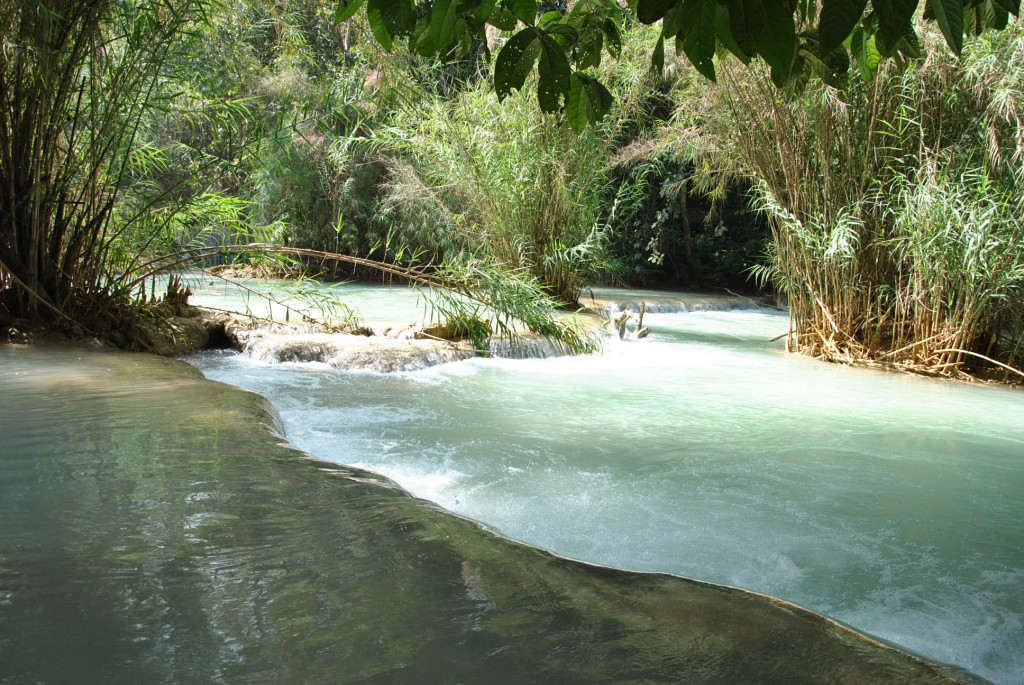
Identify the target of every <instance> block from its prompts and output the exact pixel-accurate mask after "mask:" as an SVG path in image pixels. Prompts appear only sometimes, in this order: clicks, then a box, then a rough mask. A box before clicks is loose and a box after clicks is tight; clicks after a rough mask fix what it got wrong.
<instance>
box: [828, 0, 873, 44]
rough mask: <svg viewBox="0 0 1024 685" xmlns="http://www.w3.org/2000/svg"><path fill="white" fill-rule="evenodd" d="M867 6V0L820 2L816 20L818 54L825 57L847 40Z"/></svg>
mask: <svg viewBox="0 0 1024 685" xmlns="http://www.w3.org/2000/svg"><path fill="white" fill-rule="evenodd" d="M867 5H868V0H822V3H821V18H820V19H819V20H818V42H819V45H820V54H822V55H827V54H828V53H830V52H832V51H833V50H835V49H836V48H837V47H839V45H841V44H842V43H843V42H844V41H845V40H846V39H847V37H848V36H849V35H850V32H851V31H852V30H853V27H854V26H856V25H857V22H859V21H860V18H861V17H862V16H864V8H865V7H867Z"/></svg>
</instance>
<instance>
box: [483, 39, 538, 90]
mask: <svg viewBox="0 0 1024 685" xmlns="http://www.w3.org/2000/svg"><path fill="white" fill-rule="evenodd" d="M540 36H541V34H540V31H538V30H537V29H535V28H525V29H523V30H522V31H520V32H519V33H517V34H516V35H514V36H512V37H511V38H510V39H509V40H508V42H507V43H505V45H504V47H502V48H501V51H500V52H499V53H498V57H497V59H495V60H494V91H495V92H496V93H497V94H498V99H499V100H504V99H505V98H506V97H507V96H508V95H509V94H511V93H512V91H513V90H519V89H521V88H522V87H523V84H524V83H526V77H527V76H529V75H530V72H532V71H533V65H534V64H536V63H537V58H538V57H539V56H540V51H541V44H540Z"/></svg>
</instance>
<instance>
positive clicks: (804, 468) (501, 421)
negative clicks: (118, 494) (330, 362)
mask: <svg viewBox="0 0 1024 685" xmlns="http://www.w3.org/2000/svg"><path fill="white" fill-rule="evenodd" d="M645 324H646V325H649V326H650V327H651V328H652V331H653V333H652V335H651V337H650V338H649V339H647V340H644V341H640V342H619V341H614V342H613V343H611V344H609V346H608V348H607V349H606V350H605V353H604V354H603V355H601V356H595V357H578V358H559V359H546V360H521V361H517V360H473V361H468V362H460V363H457V364H451V365H446V366H441V367H435V368H433V369H429V370H426V371H422V372H416V373H411V374H404V375H390V376H385V375H367V374H350V373H344V372H337V371H330V370H325V369H323V368H307V367H303V366H301V365H290V364H284V365H276V366H269V365H262V364H258V363H255V362H253V361H251V360H248V359H245V358H242V357H239V356H237V355H231V354H210V355H202V356H199V357H197V358H194V359H193V361H194V362H195V363H196V364H197V365H199V366H200V368H202V369H203V371H204V373H206V374H207V375H208V376H209V377H211V378H215V379H219V380H224V381H227V382H230V383H235V384H238V385H241V386H243V387H246V388H250V389H252V390H255V391H257V392H259V393H261V394H263V395H265V396H266V397H268V398H270V399H271V401H272V402H273V403H274V404H275V405H276V406H277V407H278V409H279V410H280V412H281V416H282V418H283V421H284V423H285V426H286V430H287V433H288V436H289V438H290V439H291V440H292V441H294V442H295V443H296V444H297V445H299V446H300V447H301V448H302V449H304V450H307V451H309V452H311V453H312V454H314V455H316V456H318V457H320V458H322V459H325V460H330V461H335V462H338V463H343V464H350V465H357V466H359V467H362V468H366V469H369V470H372V471H375V472H378V473H381V474H383V475H385V476H388V477H390V478H392V479H394V480H395V481H397V482H398V483H399V484H401V485H402V486H403V487H405V488H407V489H408V490H410V491H411V492H412V493H413V494H416V495H418V496H421V497H424V498H427V499H430V500H433V501H435V502H438V503H439V504H441V505H442V506H444V507H446V508H448V509H451V510H452V511H455V512H457V513H460V514H463V515H465V516H469V517H472V518H475V519H477V520H480V521H482V522H484V523H486V524H487V525H488V526H491V527H494V528H496V529H497V530H500V531H501V532H503V533H504V534H506V535H509V536H510V537H512V538H515V539H518V540H522V541H525V542H528V543H530V544H534V545H537V546H540V547H543V548H545V549H550V550H553V551H555V552H557V553H559V554H563V555H566V556H569V557H573V558H577V559H582V560H586V561H592V562H598V563H602V564H609V565H612V566H616V567H620V568H627V569H637V570H649V571H665V572H671V573H675V574H680V575H684V576H690V577H695V578H699V579H702V580H708V581H713V582H718V583H725V584H729V585H735V586H740V587H744V588H749V589H753V590H756V591H759V592H764V593H768V594H772V595H775V596H779V597H782V598H784V599H787V600H791V601H794V602H796V603H798V604H801V605H803V606H807V607H809V608H811V609H814V610H816V611H820V612H823V613H825V614H826V615H828V616H831V617H833V618H836V619H838V620H840V621H843V622H845V623H848V624H850V625H853V626H854V627H856V628H859V629H861V630H864V631H866V632H869V633H871V634H873V635H876V636H879V637H881V638H883V639H885V640H889V641H892V642H895V643H897V644H899V645H901V646H904V647H906V648H909V649H911V650H914V651H917V652H919V653H922V654H925V655H927V656H930V657H932V658H936V659H939V660H943V661H948V662H952V663H956V664H958V665H960V666H963V667H965V668H967V669H969V670H971V671H972V672H975V673H979V674H982V675H984V676H986V677H988V678H990V679H993V680H995V681H997V682H1000V683H1007V684H1009V683H1024V656H1022V655H1024V626H1022V621H1024V593H1022V592H1021V587H1022V583H1024V511H1022V508H1021V507H1020V504H1019V502H1020V496H1021V493H1024V421H1022V419H1024V393H1021V392H1019V391H1012V390H1006V389H1001V388H993V387H981V386H969V385H965V384H958V383H949V382H942V381H935V380H929V379H923V378H915V377H908V376H902V375H896V374H889V373H883V372H879V371H873V370H865V369H854V368H846V367H839V366H833V365H828V364H824V363H821V362H817V361H814V360H809V359H804V358H800V357H795V356H789V355H786V354H785V352H784V350H783V348H782V343H781V342H775V343H770V342H768V341H769V340H771V339H772V338H775V337H776V336H778V335H779V334H781V333H784V332H785V331H786V329H787V327H788V321H787V317H786V315H785V314H784V313H781V312H776V311H771V310H757V311H730V312H706V313H686V314H648V316H647V318H646V319H645Z"/></svg>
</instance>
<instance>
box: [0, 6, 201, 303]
mask: <svg viewBox="0 0 1024 685" xmlns="http://www.w3.org/2000/svg"><path fill="white" fill-rule="evenodd" d="M205 11H206V7H205V4H204V3H203V2H202V1H201V0H186V1H183V2H177V3H173V4H168V3H166V2H161V1H156V0H154V1H150V0H135V1H133V2H112V1H111V0H75V1H71V0H43V1H42V2H39V1H37V0H32V1H29V0H2V2H0V34H2V35H0V39H2V44H3V50H2V51H0V314H2V315H4V316H6V317H10V318H16V317H25V318H30V319H41V318H47V319H57V320H67V319H81V318H88V317H90V316H95V315H96V314H97V309H99V310H102V309H103V308H105V307H106V306H107V305H108V304H109V302H110V301H111V297H109V296H110V295H111V292H110V289H111V279H110V276H111V273H110V272H111V269H110V263H109V257H110V250H111V247H112V245H113V241H114V240H115V239H116V230H113V229H112V226H111V220H112V218H113V216H114V208H115V205H116V203H117V200H118V197H119V193H120V191H121V189H122V187H123V185H124V184H125V183H126V182H127V181H128V178H129V175H130V168H131V166H132V164H133V163H134V161H136V160H133V156H132V153H133V149H134V143H135V140H136V136H137V134H138V131H139V127H140V125H141V121H142V116H143V114H144V113H145V112H147V111H148V110H149V109H151V108H153V107H158V106H160V104H161V101H162V99H163V98H164V97H165V92H164V91H163V90H161V88H160V87H159V86H160V84H161V80H162V79H164V78H165V77H166V76H167V75H168V74H167V72H168V70H169V64H170V62H171V59H170V58H171V56H172V55H173V54H174V52H175V51H176V50H178V49H179V48H180V47H181V46H182V45H183V39H184V38H185V37H187V31H188V29H189V28H190V27H192V26H194V25H195V22H197V21H199V20H201V19H202V17H203V16H204V13H205Z"/></svg>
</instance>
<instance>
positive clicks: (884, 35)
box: [871, 0, 918, 56]
mask: <svg viewBox="0 0 1024 685" xmlns="http://www.w3.org/2000/svg"><path fill="white" fill-rule="evenodd" d="M917 4H918V0H871V6H872V7H874V9H875V16H876V17H877V18H878V30H877V31H876V32H875V44H876V45H877V46H878V51H879V52H880V53H882V55H885V56H889V55H892V54H893V52H895V51H896V44H897V43H899V41H900V39H901V38H903V37H904V36H906V35H907V34H908V33H911V32H912V31H913V28H912V27H911V25H910V20H911V19H913V17H914V12H915V11H916V10H917Z"/></svg>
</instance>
